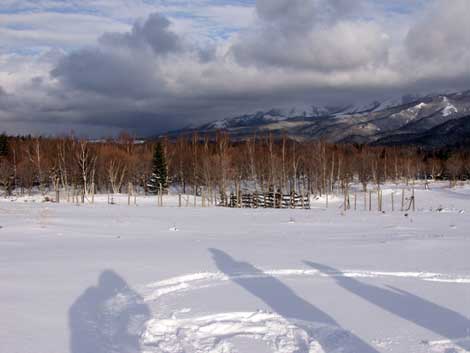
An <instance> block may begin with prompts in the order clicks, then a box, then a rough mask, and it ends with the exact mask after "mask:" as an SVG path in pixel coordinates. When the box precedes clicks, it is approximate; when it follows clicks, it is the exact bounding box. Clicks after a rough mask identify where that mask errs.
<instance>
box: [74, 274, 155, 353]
mask: <svg viewBox="0 0 470 353" xmlns="http://www.w3.org/2000/svg"><path fill="white" fill-rule="evenodd" d="M149 318H150V309H149V308H148V307H147V305H146V304H144V301H143V299H142V297H140V296H139V295H138V294H137V293H136V292H134V291H133V290H132V289H131V288H129V286H128V285H127V283H126V282H125V281H124V280H123V279H122V278H121V277H120V276H119V275H118V274H116V273H115V272H113V271H109V270H107V271H104V272H103V273H101V275H100V277H99V280H98V285H97V286H93V287H90V288H88V289H86V290H85V292H83V294H82V295H81V296H80V297H78V298H77V300H76V301H75V302H74V303H73V304H72V306H71V307H70V309H69V326H70V352H71V353H138V352H140V351H141V350H140V343H139V337H140V333H141V331H142V329H143V327H144V324H145V322H146V321H147V320H149Z"/></svg>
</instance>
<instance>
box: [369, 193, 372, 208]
mask: <svg viewBox="0 0 470 353" xmlns="http://www.w3.org/2000/svg"><path fill="white" fill-rule="evenodd" d="M369 212H372V190H369Z"/></svg>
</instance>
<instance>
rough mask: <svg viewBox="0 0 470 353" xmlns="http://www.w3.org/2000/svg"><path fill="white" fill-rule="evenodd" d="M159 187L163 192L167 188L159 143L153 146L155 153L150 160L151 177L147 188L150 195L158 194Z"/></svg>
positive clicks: (161, 147)
mask: <svg viewBox="0 0 470 353" xmlns="http://www.w3.org/2000/svg"><path fill="white" fill-rule="evenodd" d="M160 185H161V187H162V189H163V191H164V192H165V191H166V189H167V188H168V176H167V166H166V159H165V152H164V150H163V146H162V144H161V143H160V142H158V143H157V145H156V146H155V152H154V154H153V160H152V176H151V177H150V180H149V182H148V183H147V187H148V189H149V192H150V193H152V194H158V192H159V191H160Z"/></svg>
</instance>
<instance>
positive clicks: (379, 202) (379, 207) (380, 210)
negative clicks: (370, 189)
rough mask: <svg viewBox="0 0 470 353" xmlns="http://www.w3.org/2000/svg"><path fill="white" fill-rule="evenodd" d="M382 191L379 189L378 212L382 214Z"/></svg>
mask: <svg viewBox="0 0 470 353" xmlns="http://www.w3.org/2000/svg"><path fill="white" fill-rule="evenodd" d="M381 193H382V191H381V190H380V189H377V210H378V211H379V212H382V198H381Z"/></svg>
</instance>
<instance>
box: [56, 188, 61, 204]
mask: <svg viewBox="0 0 470 353" xmlns="http://www.w3.org/2000/svg"><path fill="white" fill-rule="evenodd" d="M55 202H57V203H60V191H59V188H58V187H56V188H55Z"/></svg>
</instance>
